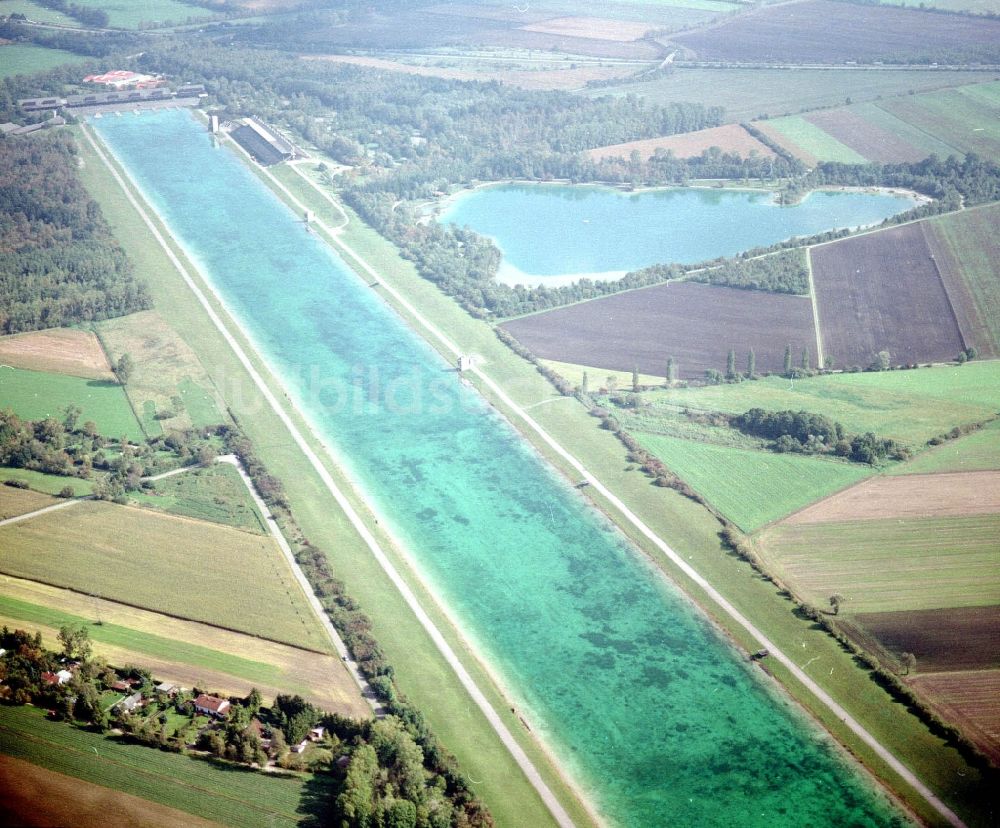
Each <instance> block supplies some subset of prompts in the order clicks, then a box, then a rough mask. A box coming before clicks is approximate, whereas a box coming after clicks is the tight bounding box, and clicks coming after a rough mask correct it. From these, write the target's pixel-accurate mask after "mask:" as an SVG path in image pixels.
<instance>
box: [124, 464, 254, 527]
mask: <svg viewBox="0 0 1000 828" xmlns="http://www.w3.org/2000/svg"><path fill="white" fill-rule="evenodd" d="M153 485H154V487H155V488H154V489H153V490H152V492H150V491H149V490H146V489H144V490H143V491H141V492H136V493H134V494H132V495H131V500H132V502H133V503H137V504H139V505H140V506H148V507H150V508H153V509H159V510H161V511H164V512H169V513H170V514H174V515H185V516H187V517H193V518H198V519H199V520H209V521H212V522H213V523H224V524H227V525H229V526H235V527H236V528H237V529H244V530H246V531H248V532H255V533H257V534H264V533H265V532H266V529H265V526H264V520H263V517H262V516H261V514H260V512H259V511H258V510H257V507H256V505H254V502H253V500H252V499H251V497H250V494H249V492H247V487H246V485H245V484H244V483H243V479H242V478H241V477H240V473H239V472H238V471H237V470H236V467H235V466H232V465H230V464H229V463H216V464H214V465H212V466H209V467H207V468H199V469H191V470H190V471H186V472H184V473H183V474H176V475H174V476H173V477H167V478H164V479H163V480H157V481H156V482H155V483H154V484H153Z"/></svg>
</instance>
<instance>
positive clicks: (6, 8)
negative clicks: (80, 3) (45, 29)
mask: <svg viewBox="0 0 1000 828" xmlns="http://www.w3.org/2000/svg"><path fill="white" fill-rule="evenodd" d="M0 14H23V15H24V16H25V17H27V18H28V19H29V20H36V21H38V22H39V23H56V24H58V25H60V26H79V25H80V24H79V23H77V21H75V20H74V19H73V18H72V17H69V16H68V15H65V14H63V13H62V12H58V11H55V9H47V8H45V6H40V5H39V4H38V3H32V2H31V0H0Z"/></svg>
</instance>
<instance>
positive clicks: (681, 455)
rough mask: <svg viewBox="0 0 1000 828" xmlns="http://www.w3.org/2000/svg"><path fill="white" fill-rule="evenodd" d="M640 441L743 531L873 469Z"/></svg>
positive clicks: (667, 440)
mask: <svg viewBox="0 0 1000 828" xmlns="http://www.w3.org/2000/svg"><path fill="white" fill-rule="evenodd" d="M637 436H638V439H639V442H640V443H642V445H643V446H645V447H646V448H647V449H649V451H651V452H653V454H655V455H656V456H657V457H659V458H660V460H662V461H663V462H664V463H665V464H666V465H667V467H668V468H669V469H670V470H671V471H672V472H674V473H675V474H677V475H678V476H679V477H681V478H682V479H683V480H684V481H685V482H686V483H687V484H688V485H689V486H691V488H692V489H694V490H695V491H696V492H698V494H700V495H701V496H702V497H704V498H705V499H706V500H707V501H708V502H709V503H710V504H711V505H712V506H713V507H715V508H716V509H717V510H718V511H720V512H721V513H722V514H723V515H725V516H726V517H727V518H728V519H729V520H730V521H732V522H733V523H735V524H736V525H737V526H739V527H740V528H741V529H743V530H744V531H745V532H752V531H754V530H755V529H758V528H759V527H761V526H763V525H764V524H766V523H770V522H771V521H774V520H778V519H780V518H782V517H784V516H785V515H787V514H789V513H791V512H794V511H795V510H796V509H800V508H802V507H803V506H805V505H807V504H809V503H812V502H813V501H814V500H818V499H819V498H821V497H823V496H824V495H827V494H830V493H832V492H835V491H837V490H838V489H842V488H844V487H846V486H849V485H851V484H852V483H855V482H857V481H858V480H861V479H863V478H864V477H866V476H868V475H870V474H871V473H872V469H871V467H870V466H864V465H861V464H856V463H846V462H840V461H836V460H827V459H823V458H819V457H804V456H802V455H796V454H776V453H774V452H770V451H755V450H753V449H743V448H734V447H730V446H721V445H714V444H711V443H702V442H697V441H694V440H684V439H681V438H678V437H668V436H665V435H661V434H639V435H637Z"/></svg>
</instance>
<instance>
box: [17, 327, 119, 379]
mask: <svg viewBox="0 0 1000 828" xmlns="http://www.w3.org/2000/svg"><path fill="white" fill-rule="evenodd" d="M0 363H2V364H6V365H12V366H14V367H15V368H28V369H30V370H32V371H53V372H56V373H60V374H70V375H71V376H74V377H86V378H87V379H101V380H109V379H114V374H112V373H111V366H110V365H108V358H107V357H106V356H105V355H104V349H103V348H101V343H100V342H98V341H97V337H96V336H94V335H93V334H92V333H90V331H77V330H73V329H71V328H53V329H52V330H48V331H33V332H31V333H24V334H14V335H12V336H4V337H0Z"/></svg>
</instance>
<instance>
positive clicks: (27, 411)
mask: <svg viewBox="0 0 1000 828" xmlns="http://www.w3.org/2000/svg"><path fill="white" fill-rule="evenodd" d="M71 404H72V405H77V406H79V407H80V409H81V410H82V412H83V413H82V414H81V415H80V422H81V423H85V422H87V420H93V421H94V423H96V424H97V430H98V431H99V432H100V433H101V434H103V435H105V436H107V437H114V438H118V437H120V436H121V435H123V434H124V435H125V436H126V437H128V438H129V439H130V440H133V441H135V442H142V441H144V440H145V439H146V438H145V435H144V434H143V432H142V429H141V428H140V426H139V422H138V421H137V420H136V418H135V415H134V414H133V413H132V409H131V407H130V406H129V404H128V398H127V397H126V396H125V392H124V391H123V390H122V387H121V386H120V385H118V384H117V383H114V382H105V381H103V380H89V379H84V378H83V377H71V376H68V375H66V374H50V373H47V372H42V371H28V370H25V369H23V368H8V367H7V366H3V367H0V407H2V408H10V409H12V410H13V411H14V413H15V414H17V415H18V416H19V417H24V418H25V419H29V420H41V419H45V418H46V417H56V418H58V419H60V420H61V419H62V412H63V410H64V409H65V408H66V406H68V405H71Z"/></svg>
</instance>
